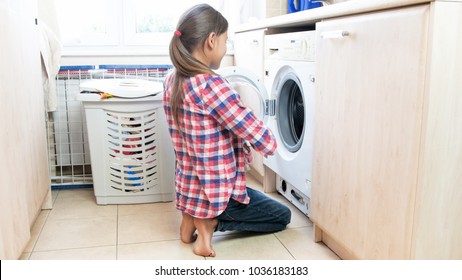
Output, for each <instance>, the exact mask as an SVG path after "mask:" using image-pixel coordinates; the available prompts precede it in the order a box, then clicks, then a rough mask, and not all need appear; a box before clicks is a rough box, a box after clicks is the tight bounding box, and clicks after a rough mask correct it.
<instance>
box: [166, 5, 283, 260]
mask: <svg viewBox="0 0 462 280" xmlns="http://www.w3.org/2000/svg"><path fill="white" fill-rule="evenodd" d="M227 31H228V22H227V20H226V19H225V18H224V17H223V16H222V15H221V14H220V13H219V12H218V11H216V10H215V9H213V8H212V7H211V6H209V5H206V4H201V5H197V6H194V7H192V8H191V9H189V10H187V11H186V12H185V13H184V14H183V15H182V16H181V18H180V20H179V22H178V25H177V28H176V31H175V32H174V35H173V37H172V40H171V42H170V47H169V51H170V58H171V60H172V63H173V66H174V69H173V71H172V72H171V73H169V75H167V77H166V78H165V81H164V95H163V104H164V110H165V113H166V116H167V122H168V127H169V132H170V136H171V139H172V141H173V147H174V150H175V155H176V171H175V174H176V180H175V185H176V207H177V209H178V210H180V211H181V212H182V221H181V226H180V236H181V240H182V241H183V242H185V243H193V242H194V245H193V251H194V253H195V254H197V255H200V256H206V257H208V256H212V257H213V256H215V251H214V250H213V248H212V235H213V232H214V231H227V230H239V231H253V232H275V231H280V230H282V229H284V228H285V227H286V225H287V224H289V222H290V218H291V212H290V210H289V208H288V207H286V206H285V205H283V204H281V203H279V202H277V201H275V200H273V199H271V198H269V197H267V196H266V195H265V194H263V193H261V192H258V191H255V190H253V189H251V188H247V187H246V177H245V154H244V144H243V143H244V141H247V142H249V143H250V144H251V145H252V147H253V148H254V149H255V150H256V151H258V152H260V153H262V154H263V155H264V156H269V155H272V154H273V153H274V152H275V150H276V147H277V145H276V141H275V138H274V136H273V134H272V133H271V131H270V130H269V129H268V128H266V127H265V126H264V124H263V123H262V121H261V120H259V119H258V118H257V117H256V116H255V115H254V114H253V113H252V111H251V110H250V109H249V108H247V107H246V106H245V105H244V104H243V103H242V102H241V100H240V98H239V94H238V93H237V92H236V90H235V89H233V87H232V86H231V85H230V84H229V83H228V81H226V80H225V79H224V78H223V77H221V76H219V75H218V74H216V73H215V72H214V71H213V70H212V69H217V68H218V67H219V66H220V63H221V60H222V58H223V56H224V55H225V53H226V41H227V39H228V32H227ZM196 230H197V232H198V234H197V236H196V235H195V232H196Z"/></svg>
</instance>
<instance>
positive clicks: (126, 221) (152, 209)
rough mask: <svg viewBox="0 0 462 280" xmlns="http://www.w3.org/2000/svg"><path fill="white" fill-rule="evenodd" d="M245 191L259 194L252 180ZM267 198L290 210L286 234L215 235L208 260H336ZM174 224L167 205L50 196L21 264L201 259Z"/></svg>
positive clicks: (297, 219)
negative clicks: (212, 253) (249, 189)
mask: <svg viewBox="0 0 462 280" xmlns="http://www.w3.org/2000/svg"><path fill="white" fill-rule="evenodd" d="M248 185H249V186H250V187H253V188H256V189H260V190H261V185H259V184H258V183H257V182H256V181H255V180H253V179H252V177H248ZM269 195H270V196H272V197H274V198H276V199H278V200H280V201H283V202H284V203H286V204H287V205H289V207H290V208H291V210H292V222H291V223H290V224H289V226H288V228H287V229H285V230H283V231H281V232H277V233H274V234H255V233H236V232H224V233H223V232H218V233H215V235H214V237H213V240H212V242H213V246H214V249H215V251H216V253H217V256H216V257H215V258H214V259H223V260H224V259H228V260H242V259H244V260H292V259H296V260H308V259H317V260H326V259H327V260H330V259H338V256H337V255H335V254H334V253H333V252H332V251H331V250H330V249H329V248H327V247H326V246H325V245H324V244H323V243H315V242H313V238H312V236H313V224H312V223H311V221H310V220H309V219H308V218H307V217H306V216H304V215H303V214H302V213H301V212H300V211H298V210H297V209H296V208H295V207H294V206H292V205H291V204H290V203H288V202H287V201H286V200H285V199H284V198H283V197H282V196H280V195H278V194H276V193H272V194H269ZM180 219H181V214H180V212H179V211H177V210H176V209H175V206H174V203H173V202H168V203H150V204H137V205H106V206H99V205H97V204H96V201H95V197H94V194H93V189H71V190H57V191H53V209H52V210H43V211H42V212H41V213H40V215H39V217H38V218H37V221H36V223H35V225H34V227H33V229H32V238H31V240H30V242H29V244H28V246H27V248H26V250H25V251H24V253H23V254H22V256H21V259H31V260H32V259H34V260H35V259H46V260H60V259H74V260H76V259H77V260H88V259H90V260H96V259H104V260H115V259H123V260H127V259H139V260H146V259H147V260H167V259H168V260H175V259H177V260H188V259H198V260H200V259H204V258H203V257H199V256H196V255H194V254H193V252H192V245H190V244H184V243H182V242H181V241H180V239H179V226H180ZM205 259H209V258H205Z"/></svg>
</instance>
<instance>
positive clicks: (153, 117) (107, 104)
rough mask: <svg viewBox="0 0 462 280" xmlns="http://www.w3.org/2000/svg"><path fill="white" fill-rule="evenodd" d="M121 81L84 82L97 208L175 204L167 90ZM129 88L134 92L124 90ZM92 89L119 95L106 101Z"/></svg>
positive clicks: (83, 97)
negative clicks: (164, 100)
mask: <svg viewBox="0 0 462 280" xmlns="http://www.w3.org/2000/svg"><path fill="white" fill-rule="evenodd" d="M118 82H119V81H116V80H111V81H109V82H108V81H107V80H100V82H98V81H91V82H86V83H82V84H81V90H83V91H82V93H80V94H79V98H78V99H79V100H81V101H82V104H83V106H84V109H85V117H86V122H87V130H88V140H89V144H90V157H91V167H92V174H93V188H94V192H95V196H96V203H97V204H134V203H150V202H161V201H172V200H173V199H174V190H175V187H174V178H175V174H174V173H175V171H174V168H175V159H174V152H173V147H172V143H171V140H170V137H169V134H168V129H167V123H166V119H165V114H164V110H163V106H162V93H161V91H162V85H161V84H159V83H154V82H147V81H133V80H132V81H129V82H128V81H126V80H125V81H122V82H121V84H120V85H117V84H114V83H118ZM98 85H100V86H101V87H98ZM126 86H129V87H130V88H129V89H127V90H124V88H123V87H126ZM92 87H93V88H95V91H103V92H107V93H111V94H112V92H114V94H113V95H114V97H112V98H109V99H101V97H100V95H99V94H96V93H91V91H92V90H90V93H89V90H88V89H91V88H92ZM111 88H112V89H111ZM153 89H154V91H153ZM153 94H154V95H153ZM147 95H150V96H147Z"/></svg>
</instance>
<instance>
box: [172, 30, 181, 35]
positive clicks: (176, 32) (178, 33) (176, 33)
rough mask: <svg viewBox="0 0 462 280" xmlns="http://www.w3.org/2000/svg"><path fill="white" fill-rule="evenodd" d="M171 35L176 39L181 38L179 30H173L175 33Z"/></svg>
mask: <svg viewBox="0 0 462 280" xmlns="http://www.w3.org/2000/svg"><path fill="white" fill-rule="evenodd" d="M173 34H174V35H175V36H177V37H181V32H180V31H179V30H175V32H173Z"/></svg>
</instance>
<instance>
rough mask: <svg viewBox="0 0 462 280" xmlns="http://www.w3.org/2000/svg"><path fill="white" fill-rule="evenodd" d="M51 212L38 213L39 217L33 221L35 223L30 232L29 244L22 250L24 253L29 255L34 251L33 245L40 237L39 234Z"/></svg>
mask: <svg viewBox="0 0 462 280" xmlns="http://www.w3.org/2000/svg"><path fill="white" fill-rule="evenodd" d="M50 212H51V210H42V211H40V213H39V215H38V216H37V219H35V223H34V225H33V226H32V228H31V232H30V235H31V236H30V239H29V242H28V243H27V245H26V248H25V249H24V253H29V252H32V250H33V249H34V246H35V243H37V240H38V238H39V236H40V233H41V231H42V229H43V227H44V226H45V223H46V221H47V218H48V215H49V214H50Z"/></svg>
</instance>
